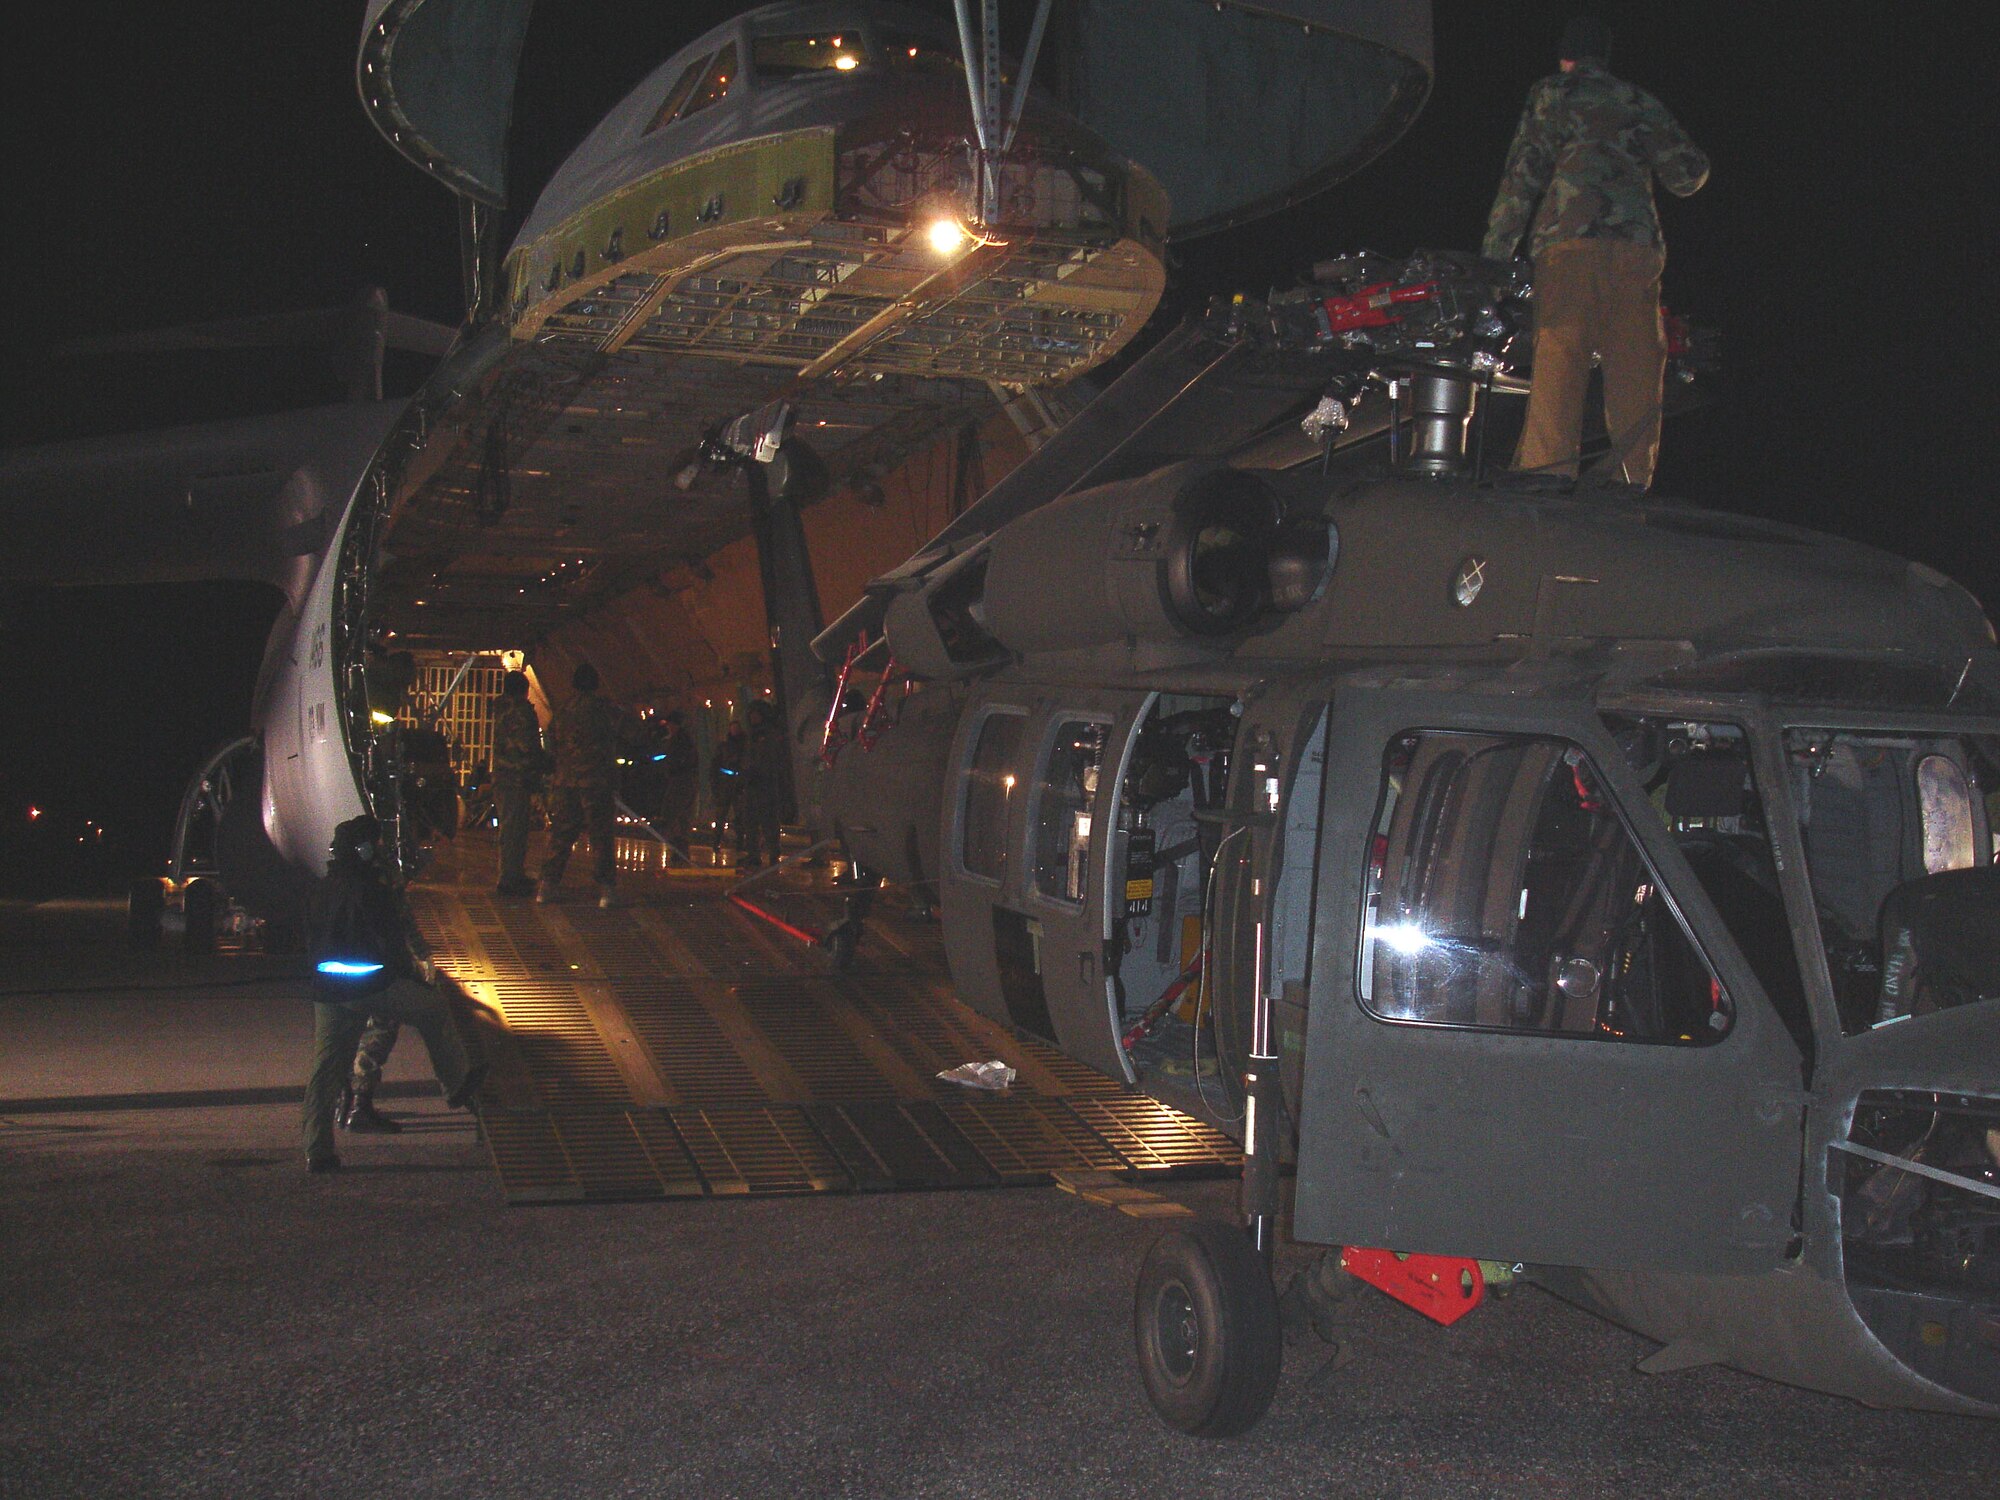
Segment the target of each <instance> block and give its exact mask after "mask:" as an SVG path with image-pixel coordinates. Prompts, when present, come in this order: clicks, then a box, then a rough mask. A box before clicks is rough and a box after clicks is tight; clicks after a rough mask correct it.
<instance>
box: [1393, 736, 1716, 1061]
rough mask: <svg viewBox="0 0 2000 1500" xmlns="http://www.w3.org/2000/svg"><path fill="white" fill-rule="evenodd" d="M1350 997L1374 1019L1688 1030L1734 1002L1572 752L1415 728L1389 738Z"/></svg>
mask: <svg viewBox="0 0 2000 1500" xmlns="http://www.w3.org/2000/svg"><path fill="white" fill-rule="evenodd" d="M1372 838H1373V842H1372V845H1371V848H1370V852H1369V861H1368V870H1369V873H1368V882H1367V889H1366V896H1365V901H1366V906H1365V908H1364V912H1363V931H1362V946H1361V962H1360V974H1359V984H1360V995H1361V1001H1362V1003H1363V1004H1364V1005H1365V1006H1366V1007H1367V1008H1368V1009H1369V1010H1370V1011H1371V1012H1372V1013H1373V1014H1375V1015H1377V1016H1380V1017H1381V1018H1382V1019H1384V1020H1389V1021H1416V1022H1426V1023H1431V1024H1438V1025H1448V1026H1475V1027H1482V1028H1495V1029H1506V1030H1519V1031H1534V1032H1541V1033H1544V1034H1550V1033H1553V1034H1558V1035H1568V1036H1589V1037H1601V1038H1611V1039H1618V1040H1624V1041H1639V1042H1670V1043H1695V1044H1699V1043H1705V1042H1713V1041H1716V1040H1718V1039H1719V1038H1721V1037H1722V1036H1723V1035H1725V1034H1726V1033H1727V1032H1728V1030H1729V1027H1730V1024H1731V1021H1732V1019H1733V1016H1734V1008H1733V1005H1732V1003H1731V1001H1730V998H1729V996H1728V995H1727V994H1726V993H1725V992H1724V991H1723V989H1722V986H1721V984H1720V982H1719V981H1718V980H1717V979H1716V977H1715V975H1714V974H1713V972H1712V971H1711V970H1710V969H1709V967H1708V965H1707V962H1706V961H1705V960H1704V959H1703V958H1702V956H1701V953H1700V950H1699V949H1698V948H1696V946H1695V944H1694V940H1693V939H1692V937H1690V936H1689V934H1688V932H1687V929H1686V928H1685V927H1684V926H1683V925H1682V923H1681V918H1680V914H1679V913H1678V912H1677V911H1675V910H1674V908H1673V907H1672V905H1671V904H1670V903H1669V902H1668V900H1667V898H1666V894H1665V892H1664V891H1663V889H1662V887H1661V884H1660V880H1659V877H1658V875H1657V874H1656V873H1655V872H1654V871H1653V869H1652V867H1651V866H1650V865H1649V864H1648V863H1647V861H1646V858H1645V855H1644V854H1643V853H1641V852H1640V849H1639V846H1638V844H1637V843H1636V842H1634V840H1633V838H1632V835H1631V832H1630V831H1629V830H1628V829H1627V828H1626V826H1625V824H1624V822H1623V821H1622V820H1621V818H1620V817H1619V814H1618V810H1617V809H1616V807H1614V806H1613V804H1612V801H1611V797H1610V794H1609V792H1608V791H1607V790H1606V789H1605V785H1604V782H1603V780H1602V779H1601V778H1600V777H1599V775H1598V773H1597V770H1596V768H1595V767H1594V766H1592V764H1591V763H1590V760H1589V758H1588V757H1587V756H1585V754H1584V753H1583V751H1582V750H1581V749H1579V748H1578V747H1577V746H1575V745H1572V744H1570V743H1569V742H1567V741H1565V740H1560V739H1555V738H1552V737H1548V736H1539V735H1494V734H1454V733H1446V732H1442V731H1439V732H1429V731H1426V732H1423V733H1412V734H1406V735H1403V736H1402V737H1400V738H1399V739H1398V740H1397V741H1396V742H1395V743H1394V744H1393V745H1391V747H1390V750H1389V755H1388V758H1387V762H1386V765H1385V775H1384V778H1383V791H1382V801H1381V805H1380V810H1379V812H1378V814H1377V818H1376V823H1375V829H1374V833H1373V835H1372Z"/></svg>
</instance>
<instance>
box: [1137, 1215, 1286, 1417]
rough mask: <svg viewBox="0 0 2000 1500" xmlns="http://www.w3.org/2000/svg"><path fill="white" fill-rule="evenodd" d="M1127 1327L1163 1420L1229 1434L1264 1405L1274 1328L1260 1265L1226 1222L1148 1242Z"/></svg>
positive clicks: (1277, 1351)
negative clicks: (1132, 1335)
mask: <svg viewBox="0 0 2000 1500" xmlns="http://www.w3.org/2000/svg"><path fill="white" fill-rule="evenodd" d="M1132 1325H1133V1334H1134V1336H1135V1339H1136V1342H1137V1345H1138V1355H1139V1375H1140V1378H1141V1380H1143V1381H1144V1382H1145V1386H1146V1395H1147V1397H1148V1398H1149V1399H1150V1400H1151V1401H1152V1403H1153V1409H1154V1410H1155V1411H1156V1412H1158V1413H1159V1414H1160V1419H1161V1420H1162V1421H1164V1422H1165V1423H1166V1424H1167V1425H1168V1426H1169V1427H1174V1428H1177V1429H1179V1430H1180V1431H1182V1432H1185V1433H1189V1434H1191V1435H1193V1436H1195V1437H1210V1438H1226V1437H1236V1436H1238V1435H1240V1434H1242V1433H1244V1432H1247V1431H1249V1430H1250V1428H1252V1427H1253V1426H1255V1425H1256V1423H1257V1420H1258V1419H1259V1418H1260V1417H1262V1416H1263V1415H1264V1412H1265V1410H1266V1409H1267V1408H1268V1407H1269V1406H1270V1404H1271V1397H1272V1395H1273V1394H1274V1393H1275V1392H1276V1391H1277V1388H1278V1372H1279V1370H1280V1369H1281V1368H1282V1366H1283V1363H1284V1330H1283V1327H1282V1325H1281V1323H1280V1320H1279V1317H1278V1299H1277V1295H1276V1291H1275V1289H1274V1288H1273V1287H1272V1285H1271V1275H1270V1272H1269V1271H1268V1270H1266V1269H1265V1266H1264V1261H1263V1258H1262V1257H1261V1256H1260V1255H1258V1253H1257V1251H1256V1248H1255V1247H1254V1246H1253V1245H1252V1244H1251V1243H1250V1240H1249V1237H1248V1236H1247V1235H1245V1234H1244V1232H1243V1231H1242V1230H1241V1229H1240V1228H1239V1227H1237V1226H1236V1225H1233V1224H1224V1223H1221V1222H1219V1221H1216V1220H1207V1219H1205V1220H1201V1221H1198V1222H1197V1223H1195V1224H1193V1225H1191V1226H1190V1227H1189V1228H1187V1229H1178V1230H1175V1231H1174V1232H1172V1233H1171V1234H1166V1235H1162V1236H1161V1237H1160V1238H1159V1239H1158V1240H1156V1241H1154V1243H1153V1247H1152V1249H1151V1250H1149V1251H1148V1252H1147V1253H1146V1259H1145V1262H1144V1263H1143V1264H1142V1265H1141V1266H1140V1268H1139V1286H1138V1291H1137V1294H1136V1296H1135V1297H1134V1300H1133V1310H1132Z"/></svg>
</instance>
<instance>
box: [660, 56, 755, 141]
mask: <svg viewBox="0 0 2000 1500" xmlns="http://www.w3.org/2000/svg"><path fill="white" fill-rule="evenodd" d="M735 86H736V43H734V42H731V43H730V44H729V45H728V46H726V47H724V48H723V49H722V50H721V51H720V52H718V53H716V54H715V55H714V56H713V57H709V58H706V59H704V60H703V61H701V62H695V63H689V64H688V66H687V68H686V70H685V71H683V72H682V74H681V76H680V77H679V78H678V79H676V80H675V81H674V86H673V87H672V88H671V89H669V90H668V91H667V97H666V100H665V102H663V103H662V104H661V105H660V109H659V113H657V114H655V115H654V116H653V123H652V124H650V125H648V126H647V127H646V133H647V134H648V135H651V134H652V133H653V132H654V131H655V130H658V129H659V128H660V127H661V126H663V125H673V124H677V123H678V122H680V121H682V120H685V119H687V118H688V116H690V115H695V114H699V113H701V111H703V110H705V109H707V108H708V107H709V105H711V104H720V103H721V102H722V101H723V100H724V99H726V98H728V97H729V91H730V90H731V89H732V88H734V87H735Z"/></svg>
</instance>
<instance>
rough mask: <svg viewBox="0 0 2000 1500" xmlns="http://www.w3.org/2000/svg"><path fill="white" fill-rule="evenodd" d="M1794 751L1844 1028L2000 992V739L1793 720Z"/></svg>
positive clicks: (1797, 795)
mask: <svg viewBox="0 0 2000 1500" xmlns="http://www.w3.org/2000/svg"><path fill="white" fill-rule="evenodd" d="M1786 751H1787V758H1788V760H1789V763H1790V765H1791V769H1792V778H1793V798H1794V800H1795V801H1796V803H1797V804H1798V811H1799V825H1800V834H1801V836H1802V838H1803V841H1804V843H1805V850H1806V868H1807V870H1808V872H1809V874H1810V876H1811V879H1812V889H1813V904H1814V907H1815V909H1816V915H1817V918H1818V926H1819V934H1820V941H1821V942H1822V943H1823V944H1824V946H1825V948H1826V961H1827V969H1828V972H1829V973H1830V974H1831V975H1832V978H1833V989H1834V998H1835V1000H1836V1002H1837V1003H1838V1006H1839V1010H1840V1024H1841V1029H1842V1030H1843V1031H1845V1032H1847V1033H1848V1034H1850V1035H1852V1034H1853V1033H1855V1032H1859V1031H1865V1030H1868V1029H1869V1028H1870V1027H1873V1026H1880V1025H1887V1024H1888V1023H1889V1022H1892V1021H1900V1020H1904V1019H1906V1018H1908V1017H1909V1016H1912V1015H1922V1014H1925V1013H1926V1012H1928V1011H1931V1010H1936V1009H1939V1008H1942V1007H1946V1006H1952V1005H1960V1004H1966V1003H1969V1002H1971V1001H1974V1000H1979V999H1986V998H1992V997H1994V996H1996V995H2000V956H1996V951H2000V950H1996V946H1995V945H1996V943H2000V882H1996V878H1995V872H1994V868H1993V866H1994V843H1993V840H1994V834H1993V808H1992V805H1991V804H1990V803H1989V801H1988V799H1989V798H1993V797H1994V796H1995V795H1996V792H2000V741H1996V739H1995V738H1993V737H1989V736H1981V735H1953V734H1926V733H1920V732H1919V733H1911V732H1902V731H1896V732H1880V733H1874V732H1869V731H1865V730H1820V729H1794V730H1792V731H1791V732H1790V733H1789V734H1788V735H1787V736H1786Z"/></svg>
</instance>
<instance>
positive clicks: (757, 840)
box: [736, 718, 790, 865]
mask: <svg viewBox="0 0 2000 1500" xmlns="http://www.w3.org/2000/svg"><path fill="white" fill-rule="evenodd" d="M789 760H790V757H789V755H788V753H787V751H786V747H785V735H784V731H783V730H781V729H780V728H779V727H778V723H777V721H776V720H775V719H773V718H765V719H762V720H759V721H758V722H757V723H756V725H755V727H754V728H752V730H751V731H750V738H749V741H748V743H746V744H745V746H744V749H743V792H742V798H743V801H742V810H741V811H740V812H739V813H738V814H737V819H736V848H737V852H738V853H740V854H741V855H742V856H743V863H744V864H746V865H755V864H757V863H758V862H759V859H760V857H761V851H762V850H764V849H768V850H770V856H771V860H772V862H773V863H774V864H775V863H776V862H777V858H778V825H779V822H780V820H781V819H782V818H783V816H784V807H785V777H786V774H787V773H788V771H789V770H790V766H789Z"/></svg>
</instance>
